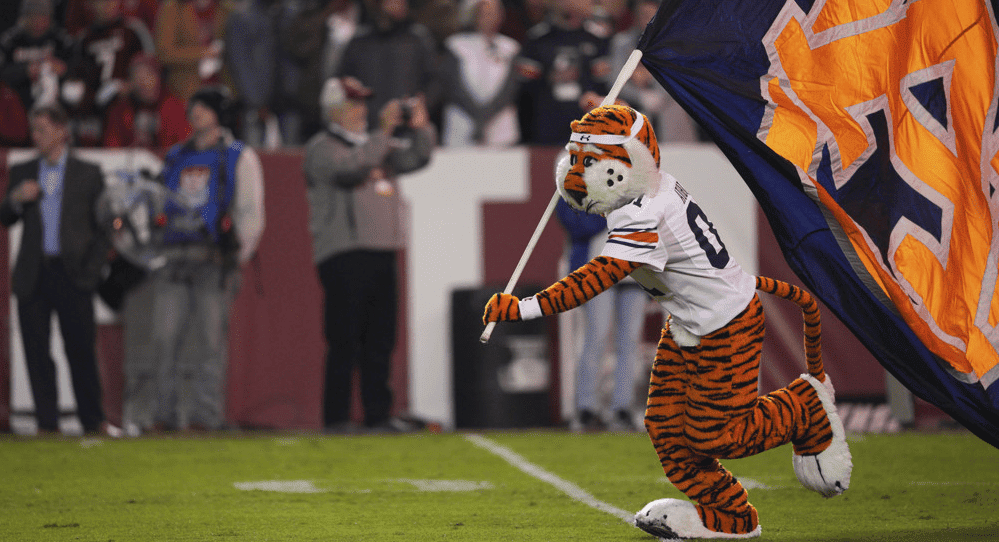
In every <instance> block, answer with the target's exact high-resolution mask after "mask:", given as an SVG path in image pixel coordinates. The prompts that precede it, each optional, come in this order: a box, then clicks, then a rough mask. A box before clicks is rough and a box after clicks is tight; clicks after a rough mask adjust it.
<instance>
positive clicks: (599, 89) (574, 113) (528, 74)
mask: <svg viewBox="0 0 999 542" xmlns="http://www.w3.org/2000/svg"><path fill="white" fill-rule="evenodd" d="M592 6H593V0H555V5H554V9H553V11H552V13H551V15H550V16H549V18H548V20H547V21H546V22H543V23H540V24H538V25H537V26H535V27H534V28H532V29H531V30H530V31H529V32H528V35H527V40H526V42H525V43H524V48H523V50H522V51H521V53H520V57H519V58H518V60H517V69H518V71H519V72H520V74H521V76H522V77H523V78H524V79H525V82H524V85H523V87H522V95H521V99H520V105H519V114H520V120H521V123H520V126H521V130H522V131H523V133H524V137H523V138H522V140H523V142H525V143H531V144H535V145H558V146H562V145H565V142H566V141H568V140H569V132H570V130H569V123H571V122H572V121H573V120H575V119H578V118H580V117H582V116H583V114H585V112H586V111H588V110H589V109H590V108H592V107H593V106H595V105H597V104H598V103H599V96H604V95H606V93H607V82H608V78H609V77H610V62H609V60H608V58H607V53H608V45H609V44H608V40H606V39H603V38H600V37H598V36H596V35H594V34H593V33H592V32H590V31H589V30H587V28H586V26H585V23H586V21H587V20H588V19H589V17H590V15H591V12H592Z"/></svg>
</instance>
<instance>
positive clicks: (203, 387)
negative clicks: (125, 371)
mask: <svg viewBox="0 0 999 542" xmlns="http://www.w3.org/2000/svg"><path fill="white" fill-rule="evenodd" d="M233 112H234V111H233V104H232V100H231V97H230V96H229V93H228V91H227V90H226V89H225V88H224V87H220V86H208V87H203V88H201V89H199V90H198V91H197V92H195V93H194V95H193V96H192V97H191V98H190V100H188V102H187V118H188V121H189V122H190V124H191V130H192V133H191V137H190V138H189V139H188V140H187V141H184V142H182V143H179V144H177V145H174V146H173V147H172V148H171V149H170V151H169V152H168V153H167V156H166V158H165V160H164V166H163V173H162V178H163V183H164V184H165V185H166V187H167V189H169V190H170V192H171V193H172V197H171V198H170V199H168V201H167V203H166V206H165V208H164V215H165V223H164V224H163V232H162V233H163V244H164V256H165V257H166V261H167V263H166V264H165V265H164V266H163V267H161V268H159V269H156V270H155V271H153V273H152V276H151V283H152V284H151V287H152V290H153V291H152V297H153V303H152V307H151V311H150V312H151V313H152V319H153V321H152V336H153V340H152V344H153V348H154V352H153V364H154V367H153V370H154V371H155V375H156V392H157V393H156V394H155V395H156V404H155V405H148V411H147V412H141V409H139V410H133V414H134V416H135V418H134V419H132V420H129V421H130V422H132V423H136V424H137V425H138V426H139V427H140V428H143V429H145V428H147V427H148V426H149V424H150V423H151V424H152V426H153V427H154V428H156V429H180V430H188V429H193V430H199V429H200V430H211V429H219V428H221V427H223V425H224V420H225V400H224V399H225V397H224V389H225V376H226V369H227V367H228V360H227V344H228V337H227V333H228V328H229V310H230V308H231V304H232V301H233V299H234V298H235V296H236V293H237V291H238V289H239V282H240V266H241V265H242V264H243V263H245V262H247V261H248V260H249V259H250V258H251V257H252V256H253V254H254V253H255V252H256V249H257V244H258V242H259V241H260V236H261V234H262V233H263V229H264V187H263V174H262V169H261V165H260V159H259V157H258V156H257V154H256V153H255V152H254V151H253V149H252V148H250V147H247V146H245V145H244V144H243V142H242V141H239V140H236V139H235V138H234V137H233V135H232V133H231V132H230V131H229V129H228V128H227V127H226V125H227V124H228V122H230V121H231V120H232V119H231V117H232V114H233ZM126 400H128V398H126Z"/></svg>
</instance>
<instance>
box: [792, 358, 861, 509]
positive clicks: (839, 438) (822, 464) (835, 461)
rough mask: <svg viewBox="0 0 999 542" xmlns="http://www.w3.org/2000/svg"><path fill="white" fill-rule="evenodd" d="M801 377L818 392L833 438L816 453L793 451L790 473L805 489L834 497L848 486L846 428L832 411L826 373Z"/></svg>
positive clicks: (833, 405) (831, 392)
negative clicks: (822, 378) (821, 379)
mask: <svg viewBox="0 0 999 542" xmlns="http://www.w3.org/2000/svg"><path fill="white" fill-rule="evenodd" d="M801 378H803V379H804V380H807V381H808V383H809V384H811V385H812V387H813V388H815V391H816V392H818V395H819V400H821V401H822V408H823V409H824V410H825V411H826V416H828V417H829V425H830V426H831V427H832V433H833V439H832V443H831V444H830V445H829V447H828V448H826V449H825V450H824V451H822V452H819V453H818V454H815V455H798V454H794V455H793V456H792V459H791V461H792V464H793V465H794V474H795V476H797V477H798V481H799V482H801V485H803V486H805V487H807V488H808V489H811V490H812V491H816V492H818V493H819V494H821V495H822V496H823V497H835V496H836V495H839V494H841V493H843V492H844V491H846V490H847V488H849V487H850V472H851V471H852V470H853V461H852V459H851V458H850V448H849V447H848V446H847V445H846V431H844V430H843V421H842V420H840V418H839V414H837V413H836V403H834V402H833V397H834V396H835V394H836V391H835V390H834V389H833V385H832V380H830V379H829V375H826V381H825V382H819V381H818V380H816V379H815V378H814V377H813V376H811V375H807V374H803V375H801Z"/></svg>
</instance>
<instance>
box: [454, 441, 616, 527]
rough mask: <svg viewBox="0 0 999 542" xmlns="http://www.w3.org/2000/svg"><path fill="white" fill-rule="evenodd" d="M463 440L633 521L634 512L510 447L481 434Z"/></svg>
mask: <svg viewBox="0 0 999 542" xmlns="http://www.w3.org/2000/svg"><path fill="white" fill-rule="evenodd" d="M464 438H465V440H467V441H468V442H471V443H472V444H474V445H476V446H478V447H479V448H482V449H483V450H486V451H487V452H490V453H492V454H494V455H498V456H500V457H502V458H503V459H505V460H506V462H507V463H509V464H511V465H513V466H514V467H517V468H518V469H520V470H521V471H522V472H523V473H525V474H527V475H528V476H530V477H532V478H536V479H538V480H541V481H542V482H545V483H546V484H548V485H550V486H552V487H554V488H555V489H557V490H559V491H561V492H562V493H565V494H566V495H567V496H568V497H569V498H570V499H572V500H574V501H576V502H579V503H583V504H585V505H586V506H589V507H590V508H596V509H597V510H600V511H601V512H606V513H608V514H610V515H612V516H615V517H617V518H620V519H621V520H623V521H626V522H628V523H633V520H634V517H635V513H634V512H629V511H627V510H621V509H620V508H617V507H615V506H613V505H610V504H607V503H605V502H604V501H601V500H599V499H597V498H596V497H594V496H593V495H590V494H589V493H587V492H586V490H584V489H583V488H581V487H579V486H577V485H576V484H574V483H572V482H570V481H568V480H564V479H562V478H560V477H558V476H557V475H555V474H552V473H550V472H548V471H546V470H545V469H543V468H541V467H539V466H537V465H535V464H534V463H531V462H530V461H528V460H526V459H524V458H523V457H521V456H520V454H518V453H517V452H514V451H513V450H511V449H510V448H507V447H506V446H503V445H501V444H498V443H496V442H494V441H492V440H490V439H488V438H486V437H483V436H482V435H465V436H464Z"/></svg>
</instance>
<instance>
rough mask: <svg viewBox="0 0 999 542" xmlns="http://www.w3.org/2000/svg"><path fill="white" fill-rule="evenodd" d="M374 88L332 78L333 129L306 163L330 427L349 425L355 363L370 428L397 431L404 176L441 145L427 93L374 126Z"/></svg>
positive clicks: (389, 109) (313, 144)
mask: <svg viewBox="0 0 999 542" xmlns="http://www.w3.org/2000/svg"><path fill="white" fill-rule="evenodd" d="M371 94H372V93H371V90H370V89H368V88H367V87H365V86H364V85H362V84H361V83H360V81H358V80H356V79H354V78H350V77H345V78H342V79H338V78H331V79H329V80H328V81H327V82H326V84H325V85H324V87H323V91H322V94H321V97H320V102H321V107H322V110H323V115H324V120H325V121H326V122H327V126H326V129H325V130H323V131H322V132H320V133H318V134H316V135H315V136H313V137H312V139H310V140H309V142H308V143H307V145H306V149H305V162H304V165H303V168H304V171H305V179H306V182H307V183H308V199H309V230H310V232H311V234H312V240H313V243H312V247H313V257H314V261H315V262H316V266H317V271H318V274H319V280H320V282H321V284H322V286H323V290H324V293H325V297H326V300H325V309H324V331H325V336H326V343H327V345H326V346H327V354H326V381H325V390H324V397H323V424H324V425H325V427H326V429H327V430H328V431H331V432H339V431H345V430H348V429H349V427H350V420H349V414H350V397H351V393H350V391H351V381H352V378H351V374H352V371H353V367H354V366H355V365H357V366H358V367H359V368H360V373H361V399H362V403H363V405H364V423H365V425H366V426H368V427H370V428H378V429H391V428H392V424H391V419H390V416H389V415H390V410H391V407H392V391H391V389H390V387H389V384H388V379H389V367H390V361H391V356H392V350H393V348H394V346H395V335H396V312H397V308H398V299H397V285H396V280H397V279H396V258H397V251H398V250H399V249H400V248H402V230H403V227H402V224H401V220H402V213H401V204H402V202H401V200H400V198H399V193H398V186H397V184H396V175H398V174H400V173H406V172H409V171H414V170H416V169H419V168H421V167H423V166H425V165H426V164H427V162H428V161H429V159H430V154H431V152H432V150H433V148H434V146H435V142H436V137H435V132H434V130H433V126H432V125H431V123H430V120H429V117H428V115H427V110H426V105H425V103H424V102H423V100H422V98H419V97H418V98H415V99H408V100H398V99H396V100H390V101H388V102H387V103H386V104H385V105H384V106H383V107H382V109H381V110H380V111H379V112H378V116H377V119H378V125H377V126H374V127H372V129H371V130H370V131H369V129H368V121H367V118H368V106H367V99H368V98H369V97H370V96H371Z"/></svg>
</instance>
